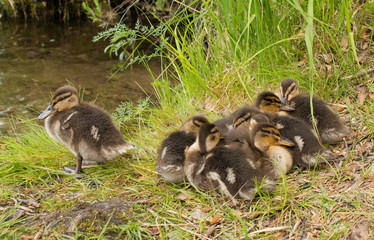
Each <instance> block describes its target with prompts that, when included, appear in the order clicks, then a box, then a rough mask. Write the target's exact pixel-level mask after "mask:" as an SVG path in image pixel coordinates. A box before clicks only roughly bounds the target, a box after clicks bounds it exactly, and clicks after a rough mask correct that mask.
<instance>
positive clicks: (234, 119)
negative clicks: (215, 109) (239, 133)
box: [213, 105, 260, 136]
mask: <svg viewBox="0 0 374 240" xmlns="http://www.w3.org/2000/svg"><path fill="white" fill-rule="evenodd" d="M258 113H260V111H259V109H257V107H255V106H250V105H245V106H243V107H241V108H239V109H237V110H236V111H234V112H233V113H232V114H230V115H229V116H228V117H225V118H221V119H218V120H216V121H215V122H213V124H214V125H216V126H217V128H218V130H219V131H220V133H221V135H222V136H226V135H227V134H228V133H229V132H230V131H231V130H233V129H235V128H238V127H239V126H240V125H242V124H249V123H250V120H251V119H252V117H253V116H256V115H257V114H258Z"/></svg>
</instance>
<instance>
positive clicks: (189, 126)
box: [179, 116, 209, 134]
mask: <svg viewBox="0 0 374 240" xmlns="http://www.w3.org/2000/svg"><path fill="white" fill-rule="evenodd" d="M207 123H209V121H208V119H206V118H205V117H203V116H193V117H191V118H189V119H187V121H186V122H185V123H183V125H182V126H181V127H180V129H179V130H180V131H183V132H191V133H196V134H197V133H198V131H199V128H200V127H201V126H202V125H204V124H207Z"/></svg>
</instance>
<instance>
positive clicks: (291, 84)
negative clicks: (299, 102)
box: [279, 78, 299, 104]
mask: <svg viewBox="0 0 374 240" xmlns="http://www.w3.org/2000/svg"><path fill="white" fill-rule="evenodd" d="M279 93H280V100H281V102H282V104H286V103H288V101H289V100H291V99H292V98H293V97H295V96H296V95H298V94H299V88H298V86H297V82H296V81H295V80H294V79H292V78H285V79H283V80H282V82H281V83H280V90H279Z"/></svg>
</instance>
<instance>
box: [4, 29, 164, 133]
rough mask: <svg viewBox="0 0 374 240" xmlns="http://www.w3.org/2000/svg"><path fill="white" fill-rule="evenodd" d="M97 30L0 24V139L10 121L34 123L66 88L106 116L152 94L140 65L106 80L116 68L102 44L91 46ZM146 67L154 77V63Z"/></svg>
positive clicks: (9, 127)
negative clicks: (18, 118) (22, 119)
mask: <svg viewBox="0 0 374 240" xmlns="http://www.w3.org/2000/svg"><path fill="white" fill-rule="evenodd" d="M103 30H104V29H101V28H97V27H95V26H93V25H92V24H91V23H88V22H85V23H80V24H74V25H71V26H64V25H56V24H52V23H43V24H41V23H37V24H35V23H34V24H30V23H28V24H25V23H21V24H19V23H1V22H0V133H9V132H11V131H12V130H11V129H12V127H14V126H17V121H14V120H12V119H13V117H12V116H25V117H28V118H36V117H37V116H38V115H39V113H40V111H42V110H44V109H45V108H46V107H47V105H48V104H49V102H50V100H51V94H52V93H53V92H54V91H55V90H56V89H57V88H58V87H60V86H62V85H65V84H68V83H72V84H74V86H76V87H77V88H81V89H84V99H85V101H93V100H95V103H96V104H97V105H99V106H100V107H102V108H103V109H104V110H106V111H107V112H114V110H115V108H116V107H117V106H118V104H119V103H121V102H124V101H136V100H138V99H141V98H144V97H145V96H146V95H147V94H152V92H153V87H152V85H151V82H152V78H151V75H150V74H149V73H148V71H147V70H146V69H145V68H144V67H143V66H142V65H134V66H132V69H127V70H125V71H122V72H119V73H118V74H116V75H115V76H112V75H113V73H114V72H115V68H114V67H113V66H115V65H116V64H120V62H119V61H118V59H117V58H116V57H115V56H114V57H113V58H112V59H111V58H110V57H109V56H108V54H106V53H104V48H105V47H106V45H107V44H108V43H107V42H103V41H102V42H96V43H93V42H92V38H93V36H95V35H96V34H97V33H98V32H100V31H103ZM150 66H151V69H152V70H153V71H155V72H156V73H157V72H159V68H160V67H159V66H160V63H159V61H157V60H155V61H152V62H151V63H150Z"/></svg>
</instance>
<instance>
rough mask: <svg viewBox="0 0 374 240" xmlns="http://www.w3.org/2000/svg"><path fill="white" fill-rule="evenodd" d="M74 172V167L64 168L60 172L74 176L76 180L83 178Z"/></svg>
mask: <svg viewBox="0 0 374 240" xmlns="http://www.w3.org/2000/svg"><path fill="white" fill-rule="evenodd" d="M76 171H77V169H76V167H75V166H70V167H67V166H65V167H64V169H63V170H62V172H63V173H65V174H74V177H75V178H76V179H82V178H84V177H85V175H82V174H77V173H76Z"/></svg>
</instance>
